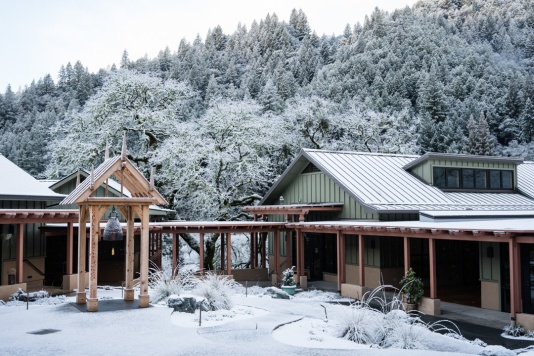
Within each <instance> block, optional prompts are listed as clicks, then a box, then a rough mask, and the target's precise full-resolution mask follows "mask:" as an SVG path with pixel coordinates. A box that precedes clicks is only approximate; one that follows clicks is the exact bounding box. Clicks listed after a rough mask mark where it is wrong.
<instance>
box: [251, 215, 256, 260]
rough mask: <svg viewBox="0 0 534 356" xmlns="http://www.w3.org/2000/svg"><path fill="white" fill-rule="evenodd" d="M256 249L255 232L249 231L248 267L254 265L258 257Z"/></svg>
mask: <svg viewBox="0 0 534 356" xmlns="http://www.w3.org/2000/svg"><path fill="white" fill-rule="evenodd" d="M254 220H256V215H254ZM256 251H257V250H256V233H255V232H251V233H250V268H252V269H253V268H255V267H256V260H257V259H258V258H257V253H256Z"/></svg>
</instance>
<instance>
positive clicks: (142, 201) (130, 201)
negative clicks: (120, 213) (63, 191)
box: [82, 197, 157, 206]
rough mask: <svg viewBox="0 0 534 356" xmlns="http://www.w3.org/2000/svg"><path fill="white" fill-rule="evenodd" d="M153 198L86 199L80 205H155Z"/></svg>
mask: <svg viewBox="0 0 534 356" xmlns="http://www.w3.org/2000/svg"><path fill="white" fill-rule="evenodd" d="M156 203H157V201H156V199H155V198H145V197H143V198H105V197H88V198H87V199H85V201H83V202H82V204H87V205H107V206H111V205H143V206H144V205H150V204H156Z"/></svg>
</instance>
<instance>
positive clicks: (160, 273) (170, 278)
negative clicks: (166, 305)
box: [148, 266, 196, 303]
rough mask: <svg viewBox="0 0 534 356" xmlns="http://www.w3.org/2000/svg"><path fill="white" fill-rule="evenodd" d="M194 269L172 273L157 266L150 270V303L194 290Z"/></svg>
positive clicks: (183, 269)
mask: <svg viewBox="0 0 534 356" xmlns="http://www.w3.org/2000/svg"><path fill="white" fill-rule="evenodd" d="M195 273H196V270H195V269H191V268H181V269H178V267H177V268H176V270H174V271H172V270H171V269H167V270H162V269H160V268H159V267H157V266H153V267H152V268H151V269H150V274H149V276H148V285H149V288H150V291H151V296H152V298H151V302H152V303H158V302H160V301H162V300H166V299H167V298H168V297H169V296H171V295H180V294H182V293H184V292H186V291H189V290H191V289H193V288H194V286H195V284H196V278H195Z"/></svg>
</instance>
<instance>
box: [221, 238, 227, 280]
mask: <svg viewBox="0 0 534 356" xmlns="http://www.w3.org/2000/svg"><path fill="white" fill-rule="evenodd" d="M224 244H225V242H224V233H223V232H221V268H220V269H221V273H223V272H224V269H225V268H224V267H225V266H226V263H225V262H224Z"/></svg>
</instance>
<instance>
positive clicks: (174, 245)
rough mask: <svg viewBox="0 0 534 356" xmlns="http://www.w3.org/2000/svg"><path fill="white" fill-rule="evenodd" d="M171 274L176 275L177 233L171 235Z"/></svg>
mask: <svg viewBox="0 0 534 356" xmlns="http://www.w3.org/2000/svg"><path fill="white" fill-rule="evenodd" d="M171 236H172V274H173V275H176V276H177V275H178V269H177V267H178V251H179V250H178V245H179V241H178V239H179V237H178V236H179V235H178V234H177V233H173V234H172V235H171Z"/></svg>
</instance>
